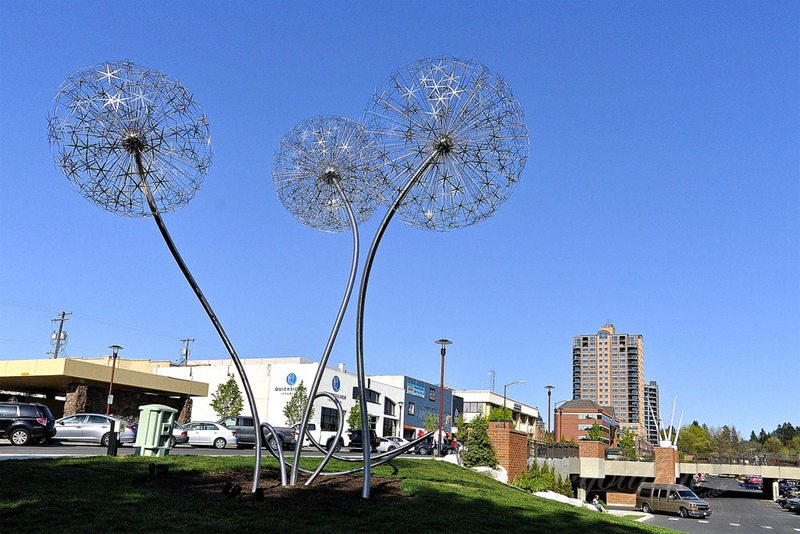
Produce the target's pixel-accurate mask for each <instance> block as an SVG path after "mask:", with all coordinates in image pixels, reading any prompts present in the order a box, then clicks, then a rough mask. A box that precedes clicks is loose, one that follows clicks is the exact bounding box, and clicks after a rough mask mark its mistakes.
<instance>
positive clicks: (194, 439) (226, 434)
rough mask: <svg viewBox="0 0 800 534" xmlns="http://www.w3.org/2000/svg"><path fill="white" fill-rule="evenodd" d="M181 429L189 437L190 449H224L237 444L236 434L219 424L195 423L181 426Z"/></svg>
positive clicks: (208, 422)
mask: <svg viewBox="0 0 800 534" xmlns="http://www.w3.org/2000/svg"><path fill="white" fill-rule="evenodd" d="M183 429H184V430H185V431H186V434H187V435H188V436H189V445H191V446H192V447H214V448H215V449H224V448H225V447H236V446H237V445H238V444H239V440H238V439H237V438H236V432H234V431H233V430H230V429H228V428H226V427H225V426H223V425H220V424H219V423H212V422H211V421H196V422H193V423H188V424H185V425H183Z"/></svg>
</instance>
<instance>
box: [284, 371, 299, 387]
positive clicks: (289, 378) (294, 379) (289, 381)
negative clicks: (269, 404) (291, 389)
mask: <svg viewBox="0 0 800 534" xmlns="http://www.w3.org/2000/svg"><path fill="white" fill-rule="evenodd" d="M295 382H297V375H296V374H294V373H289V374H288V375H286V383H287V384H289V385H290V386H293V385H294V383H295Z"/></svg>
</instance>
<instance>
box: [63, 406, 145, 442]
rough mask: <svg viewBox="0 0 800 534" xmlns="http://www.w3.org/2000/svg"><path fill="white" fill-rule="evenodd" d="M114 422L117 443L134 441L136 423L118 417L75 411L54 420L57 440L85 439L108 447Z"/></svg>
mask: <svg viewBox="0 0 800 534" xmlns="http://www.w3.org/2000/svg"><path fill="white" fill-rule="evenodd" d="M112 422H114V423H116V428H117V431H118V432H119V443H120V444H122V443H133V442H134V441H136V428H137V427H136V425H135V424H134V423H131V422H130V421H125V420H124V419H120V418H119V417H113V416H110V415H102V414H99V413H77V414H75V415H69V416H67V417H62V418H61V419H59V420H58V421H56V424H55V428H56V435H55V437H54V439H57V440H58V441H85V442H88V443H97V444H98V445H102V446H103V447H108V442H109V439H110V437H111V423H112Z"/></svg>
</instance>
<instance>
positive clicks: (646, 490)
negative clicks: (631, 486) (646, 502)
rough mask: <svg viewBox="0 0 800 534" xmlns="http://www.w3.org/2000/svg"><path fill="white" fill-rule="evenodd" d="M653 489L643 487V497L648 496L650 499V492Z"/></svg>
mask: <svg viewBox="0 0 800 534" xmlns="http://www.w3.org/2000/svg"><path fill="white" fill-rule="evenodd" d="M651 491H652V490H651V489H650V488H642V491H641V493H640V495H641V496H642V497H644V498H646V499H649V498H650V495H651V493H650V492H651Z"/></svg>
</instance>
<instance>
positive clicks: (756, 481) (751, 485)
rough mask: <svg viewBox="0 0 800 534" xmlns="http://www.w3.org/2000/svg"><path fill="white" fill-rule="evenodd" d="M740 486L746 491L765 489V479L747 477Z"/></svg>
mask: <svg viewBox="0 0 800 534" xmlns="http://www.w3.org/2000/svg"><path fill="white" fill-rule="evenodd" d="M739 485H740V486H742V487H744V489H754V490H760V489H763V487H764V479H763V478H761V477H759V476H747V477H745V479H744V482H741V483H739Z"/></svg>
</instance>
